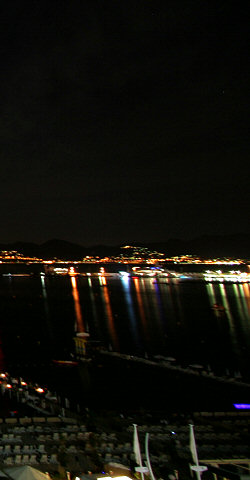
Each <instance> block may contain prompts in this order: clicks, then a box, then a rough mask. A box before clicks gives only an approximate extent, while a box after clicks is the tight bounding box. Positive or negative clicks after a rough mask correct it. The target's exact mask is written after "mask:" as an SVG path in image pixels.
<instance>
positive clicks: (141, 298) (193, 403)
mask: <svg viewBox="0 0 250 480" xmlns="http://www.w3.org/2000/svg"><path fill="white" fill-rule="evenodd" d="M214 304H219V305H221V306H222V307H223V309H222V312H218V311H216V310H214V309H213V306H214ZM77 332H78V333H79V332H82V333H83V332H85V333H88V334H89V344H90V346H92V351H93V352H96V353H95V354H93V359H92V361H90V362H82V363H81V364H80V366H79V367H65V366H64V367H60V366H58V365H56V364H54V363H53V360H55V359H57V360H66V359H72V358H73V357H72V355H74V352H75V344H74V337H75V336H76V333H77ZM0 342H1V344H0V347H1V350H0V362H1V369H2V370H4V371H9V372H10V373H11V374H12V375H17V376H22V377H23V378H27V379H30V380H32V381H33V382H34V381H36V382H37V383H39V384H42V385H43V386H47V387H48V388H49V389H50V390H51V391H54V392H57V393H58V394H59V395H60V396H62V398H64V397H66V398H67V399H68V400H69V401H70V402H71V404H72V405H73V406H74V407H75V406H77V408H78V410H79V409H80V410H81V409H82V408H85V407H86V406H90V405H93V406H95V407H96V408H98V407H100V408H109V409H111V410H112V409H116V410H117V409H118V410H121V411H123V410H124V409H137V408H145V409H149V410H157V409H158V410H163V411H164V410H165V409H172V410H174V409H176V410H185V409H187V410H188V409H192V410H198V409H199V410H209V409H213V410H216V409H218V410H221V409H222V410H223V408H224V409H225V410H226V409H230V408H233V407H232V405H233V403H234V402H240V401H244V402H250V390H248V388H238V387H237V388H236V386H235V381H234V379H242V380H244V381H247V382H248V381H249V382H250V369H249V365H250V292H249V284H248V283H243V284H241V283H239V284H238V283H236V284H235V283H232V284H228V283H206V282H204V281H196V280H188V279H185V278H180V279H168V278H166V277H158V278H155V277H152V278H151V277H150V278H148V277H136V276H135V277H129V278H127V277H124V278H120V277H118V276H105V277H101V276H94V275H89V276H80V275H76V276H68V275H65V276H59V275H57V276H56V275H51V276H49V275H44V274H41V275H40V274H36V275H28V274H27V275H21V276H15V275H6V274H5V275H3V274H2V275H0ZM100 347H101V348H102V349H105V350H107V351H108V352H119V353H122V354H127V355H128V356H130V357H132V358H131V360H129V359H128V360H124V359H123V358H119V357H114V356H112V354H111V355H101V354H99V353H98V349H99V348H100ZM134 357H140V358H142V359H143V358H144V359H145V360H154V361H155V363H156V364H155V365H148V364H146V363H143V362H136V361H135V359H134ZM161 357H165V359H166V358H167V359H168V360H167V361H168V362H169V364H170V365H177V366H181V367H183V369H186V368H190V365H191V369H193V370H194V371H196V375H188V374H183V372H182V371H179V372H177V371H174V370H171V369H168V368H164V367H163V366H162V362H161ZM202 371H203V372H207V373H209V375H211V379H210V378H208V379H207V378H205V377H203V376H202V374H201V372H202ZM213 375H215V376H220V377H224V378H225V379H229V378H232V379H233V380H232V385H230V384H229V383H226V382H225V383H224V382H223V381H222V382H215V381H213V379H212V377H213Z"/></svg>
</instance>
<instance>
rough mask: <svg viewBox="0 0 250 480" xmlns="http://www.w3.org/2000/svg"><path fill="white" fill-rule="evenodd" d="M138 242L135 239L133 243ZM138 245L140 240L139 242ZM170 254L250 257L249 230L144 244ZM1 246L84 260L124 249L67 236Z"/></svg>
mask: <svg viewBox="0 0 250 480" xmlns="http://www.w3.org/2000/svg"><path fill="white" fill-rule="evenodd" d="M133 244H134V242H131V245H133ZM136 245H138V244H136ZM140 245H141V246H145V247H147V248H149V249H150V250H156V251H158V252H161V253H164V254H166V255H167V256H173V255H181V254H190V255H200V256H203V257H236V258H237V257H238V258H245V259H250V253H249V245H250V235H249V234H236V235H221V236H219V235H218V236H215V235H203V236H200V237H196V238H194V239H192V240H187V241H185V240H179V239H169V240H166V242H155V243H145V244H140ZM0 250H16V251H18V252H19V253H22V254H23V255H25V256H31V257H38V258H44V259H53V258H58V259H61V260H81V259H82V258H83V257H85V256H86V255H92V256H100V257H105V256H111V255H119V253H121V250H120V246H108V245H95V246H92V247H84V246H82V245H78V244H75V243H71V242H67V241H64V240H57V239H54V240H49V241H47V242H45V243H43V244H41V245H37V244H35V243H28V242H27V243H26V242H15V243H11V244H0Z"/></svg>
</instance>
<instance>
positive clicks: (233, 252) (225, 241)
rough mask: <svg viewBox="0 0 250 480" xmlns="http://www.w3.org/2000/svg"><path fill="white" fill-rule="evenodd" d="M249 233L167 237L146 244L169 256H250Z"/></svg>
mask: <svg viewBox="0 0 250 480" xmlns="http://www.w3.org/2000/svg"><path fill="white" fill-rule="evenodd" d="M249 247H250V235H249V234H236V235H202V236H200V237H196V238H194V239H192V240H186V241H185V240H178V239H169V240H167V241H166V242H161V243H158V242H157V243H151V244H148V248H151V249H155V250H158V251H159V252H162V253H166V254H167V255H169V256H173V255H180V254H190V255H200V256H203V257H239V258H248V259H249V258H250V248H249Z"/></svg>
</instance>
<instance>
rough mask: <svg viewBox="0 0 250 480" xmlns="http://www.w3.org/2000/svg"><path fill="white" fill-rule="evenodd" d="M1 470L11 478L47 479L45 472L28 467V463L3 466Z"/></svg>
mask: <svg viewBox="0 0 250 480" xmlns="http://www.w3.org/2000/svg"><path fill="white" fill-rule="evenodd" d="M3 471H4V473H6V474H7V476H8V477H9V478H12V479H13V480H48V475H47V474H46V473H43V472H40V470H37V469H36V468H33V467H30V466H29V465H22V466H20V467H10V468H4V470H3Z"/></svg>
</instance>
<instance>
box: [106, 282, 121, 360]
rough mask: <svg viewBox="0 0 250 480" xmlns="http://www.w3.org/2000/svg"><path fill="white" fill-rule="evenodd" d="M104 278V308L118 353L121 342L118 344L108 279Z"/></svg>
mask: <svg viewBox="0 0 250 480" xmlns="http://www.w3.org/2000/svg"><path fill="white" fill-rule="evenodd" d="M102 278H104V279H105V283H104V284H103V283H102V286H103V288H102V299H103V303H104V308H105V311H106V315H107V319H108V327H109V331H110V334H111V338H112V342H113V346H114V348H115V350H117V351H118V350H119V342H118V339H117V335H116V330H115V325H114V316H113V313H112V307H111V302H110V298H109V292H108V287H107V285H106V278H105V277H102Z"/></svg>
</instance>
